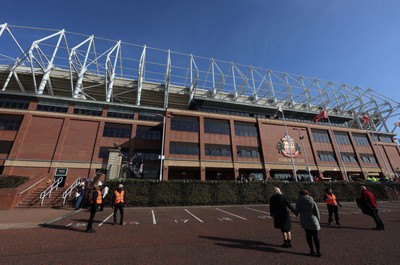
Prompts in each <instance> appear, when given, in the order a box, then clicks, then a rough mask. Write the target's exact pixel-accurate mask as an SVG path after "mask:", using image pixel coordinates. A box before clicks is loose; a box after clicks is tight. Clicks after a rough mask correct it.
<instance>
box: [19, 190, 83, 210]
mask: <svg viewBox="0 0 400 265" xmlns="http://www.w3.org/2000/svg"><path fill="white" fill-rule="evenodd" d="M43 190H44V189H43V188H38V189H36V190H35V191H33V192H31V193H30V194H29V195H27V196H26V197H25V198H24V199H23V200H21V201H20V202H19V203H18V205H17V206H15V208H32V207H35V208H46V207H47V208H61V207H63V208H71V207H73V206H74V201H75V198H74V197H73V196H71V197H69V198H67V200H66V201H65V205H63V199H62V194H63V192H64V189H63V188H58V190H54V191H53V192H52V193H51V196H50V198H49V197H46V198H44V201H43V205H40V203H41V199H40V193H42V191H43Z"/></svg>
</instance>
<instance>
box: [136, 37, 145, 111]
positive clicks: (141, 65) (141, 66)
mask: <svg viewBox="0 0 400 265" xmlns="http://www.w3.org/2000/svg"><path fill="white" fill-rule="evenodd" d="M145 62H146V45H144V47H143V52H142V55H141V56H140V61H139V69H138V81H137V82H138V84H137V86H138V87H137V94H136V105H138V106H140V100H141V97H142V88H143V78H144V66H145Z"/></svg>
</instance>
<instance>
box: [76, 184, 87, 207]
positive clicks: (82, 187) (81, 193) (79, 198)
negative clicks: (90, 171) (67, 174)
mask: <svg viewBox="0 0 400 265" xmlns="http://www.w3.org/2000/svg"><path fill="white" fill-rule="evenodd" d="M84 195H85V182H84V181H81V182H80V183H79V186H78V189H77V191H76V202H75V207H74V209H75V210H79V208H80V207H81V203H82V200H83V196H84Z"/></svg>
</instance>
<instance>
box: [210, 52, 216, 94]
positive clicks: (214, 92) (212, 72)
mask: <svg viewBox="0 0 400 265" xmlns="http://www.w3.org/2000/svg"><path fill="white" fill-rule="evenodd" d="M211 76H212V97H215V95H216V94H217V89H216V87H215V70H214V58H211Z"/></svg>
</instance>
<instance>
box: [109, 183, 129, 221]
mask: <svg viewBox="0 0 400 265" xmlns="http://www.w3.org/2000/svg"><path fill="white" fill-rule="evenodd" d="M123 187H124V185H122V184H119V185H118V189H117V190H115V191H114V193H113V197H112V200H111V203H112V205H111V207H112V208H113V209H114V223H113V225H116V224H117V211H119V213H120V221H119V224H120V225H125V222H124V207H125V201H126V200H125V191H124V190H123Z"/></svg>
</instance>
